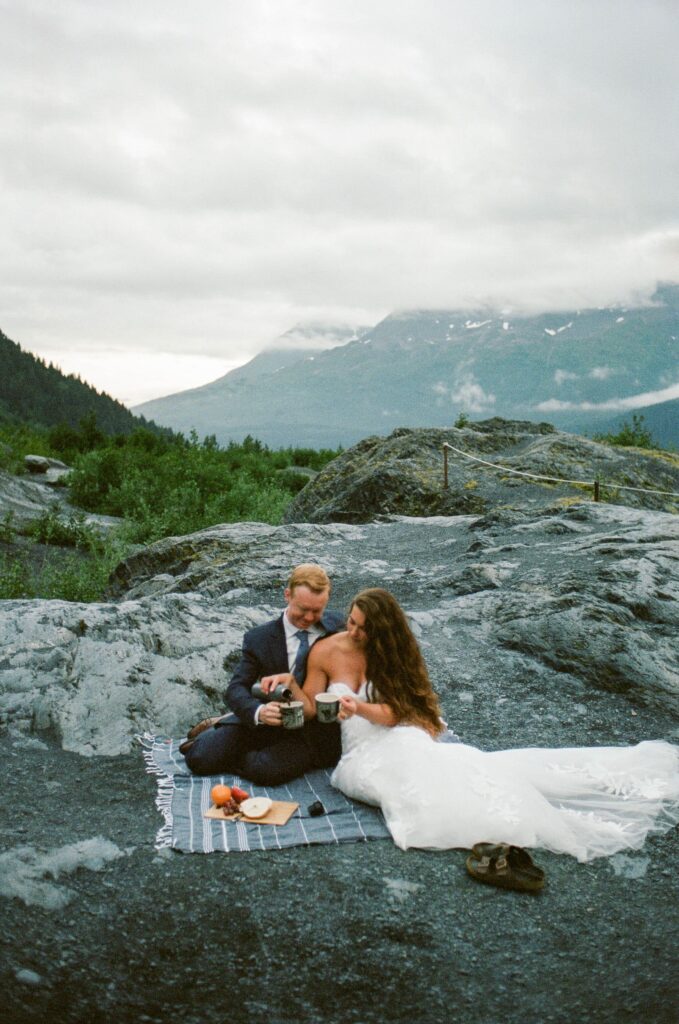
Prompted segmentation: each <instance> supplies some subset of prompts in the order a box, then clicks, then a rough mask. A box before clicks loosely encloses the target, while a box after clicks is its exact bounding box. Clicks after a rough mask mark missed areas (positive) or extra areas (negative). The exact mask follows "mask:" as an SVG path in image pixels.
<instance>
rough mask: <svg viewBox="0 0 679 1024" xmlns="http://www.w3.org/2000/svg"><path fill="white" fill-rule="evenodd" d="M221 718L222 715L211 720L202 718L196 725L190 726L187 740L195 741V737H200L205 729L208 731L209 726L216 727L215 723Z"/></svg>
mask: <svg viewBox="0 0 679 1024" xmlns="http://www.w3.org/2000/svg"><path fill="white" fill-rule="evenodd" d="M223 717H224V716H223V715H216V716H213V717H212V718H204V719H203V720H202V721H200V722H199V723H198V725H193V726H191V728H190V729H189V731H188V732H187V734H186V738H187V740H195V738H196V736H200V734H201V733H202V732H205V730H206V729H209V728H210V726H212V725H216V723H217V722H220V721H221V720H222V718H223ZM180 749H181V748H180Z"/></svg>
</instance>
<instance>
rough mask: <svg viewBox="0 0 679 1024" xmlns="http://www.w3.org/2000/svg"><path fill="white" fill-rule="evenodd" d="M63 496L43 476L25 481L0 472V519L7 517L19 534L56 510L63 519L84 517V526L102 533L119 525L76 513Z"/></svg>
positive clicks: (111, 518) (65, 494)
mask: <svg viewBox="0 0 679 1024" xmlns="http://www.w3.org/2000/svg"><path fill="white" fill-rule="evenodd" d="M54 461H56V460H54ZM48 472H51V470H48ZM67 497H68V492H67V491H64V490H63V489H59V490H55V489H54V488H53V487H50V486H49V485H48V483H47V482H45V480H44V477H41V478H40V479H39V480H29V479H27V478H26V477H22V476H14V475H13V474H12V473H7V472H5V471H4V470H0V520H1V519H4V518H7V517H9V518H10V521H11V523H12V525H13V526H14V527H15V528H16V529H17V530H19V531H21V530H22V529H23V528H24V527H25V526H27V525H28V523H30V522H32V521H33V520H34V519H38V518H39V517H40V516H41V515H43V513H44V512H46V511H49V510H50V509H51V510H52V511H58V512H59V514H60V515H63V517H64V519H65V520H66V519H68V517H69V516H71V515H74V514H76V513H79V514H80V515H83V516H84V522H85V523H86V524H88V525H90V526H96V527H97V528H98V529H100V530H102V531H103V532H106V531H108V530H111V529H114V528H115V527H117V526H119V525H120V524H121V522H122V520H121V519H118V518H116V517H115V516H102V515H97V514H95V513H93V512H85V513H82V512H79V510H78V509H76V508H74V507H73V506H72V505H70V504H69V503H68V501H67V500H66V499H67Z"/></svg>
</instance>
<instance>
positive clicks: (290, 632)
mask: <svg viewBox="0 0 679 1024" xmlns="http://www.w3.org/2000/svg"><path fill="white" fill-rule="evenodd" d="M283 629H284V630H285V644H286V647H287V650H288V672H292V670H293V668H294V665H295V659H296V658H297V652H298V650H299V637H298V636H297V633H298V632H299V628H298V627H297V626H293V624H292V623H291V622H290V619H289V618H288V610H287V608H286V609H285V611H284V612H283ZM306 631H307V633H308V634H309V647H310V648H311V647H312V646H313V645H314V644H315V643H316V641H317V640H320V638H321V637H322V636H325V630H324V629H323V627H322V626H321V624H320V623H319V622H315V623H314V625H313V626H307V627H306ZM261 710H262V705H261V704H260V706H259V707H258V708H257V710H256V711H255V725H259V713H260V711H261Z"/></svg>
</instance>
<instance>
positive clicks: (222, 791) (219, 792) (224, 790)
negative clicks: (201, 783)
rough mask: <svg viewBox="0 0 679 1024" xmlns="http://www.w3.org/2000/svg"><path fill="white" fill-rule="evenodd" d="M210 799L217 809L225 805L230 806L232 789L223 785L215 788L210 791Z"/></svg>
mask: <svg viewBox="0 0 679 1024" xmlns="http://www.w3.org/2000/svg"><path fill="white" fill-rule="evenodd" d="M210 799H211V800H212V803H213V804H214V805H215V807H221V806H222V805H223V804H228V802H229V800H230V799H231V787H230V786H222V785H217V786H213V787H212V789H211V790H210Z"/></svg>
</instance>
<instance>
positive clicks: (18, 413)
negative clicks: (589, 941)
mask: <svg viewBox="0 0 679 1024" xmlns="http://www.w3.org/2000/svg"><path fill="white" fill-rule="evenodd" d="M0 369H1V372H0V420H1V421H5V422H8V421H9V422H12V421H19V422H21V423H31V424H33V425H34V426H43V427H53V426H56V425H57V424H59V423H67V424H68V425H69V426H71V427H76V426H78V424H79V422H80V420H81V419H82V418H83V417H84V416H85V415H87V414H89V413H92V412H94V413H95V415H96V418H97V426H98V427H99V429H100V430H102V431H103V432H104V433H105V434H129V433H131V432H132V431H133V430H134V429H135V428H136V427H147V428H148V429H151V430H157V429H158V428H157V427H156V425H155V424H154V423H148V422H147V421H146V420H145V419H144V417H139V416H135V415H134V414H133V413H132V412H130V410H129V409H128V408H127V407H126V406H124V405H123V404H122V403H121V402H117V401H116V400H115V399H114V398H111V397H110V395H107V394H106V393H105V392H103V391H97V390H96V389H95V388H93V387H91V386H90V385H89V384H85V383H84V381H81V380H80V378H79V377H75V376H73V374H68V375H66V374H64V373H62V372H61V370H59V369H58V368H57V367H56V366H53V365H52V364H51V363H50V365H49V366H48V365H47V363H45V361H44V360H42V359H38V358H37V356H34V355H32V354H31V353H30V352H24V351H23V350H22V348H21V346H20V345H18V344H17V343H16V342H15V341H12V340H11V339H10V338H8V337H7V335H6V334H3V332H2V331H0Z"/></svg>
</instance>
